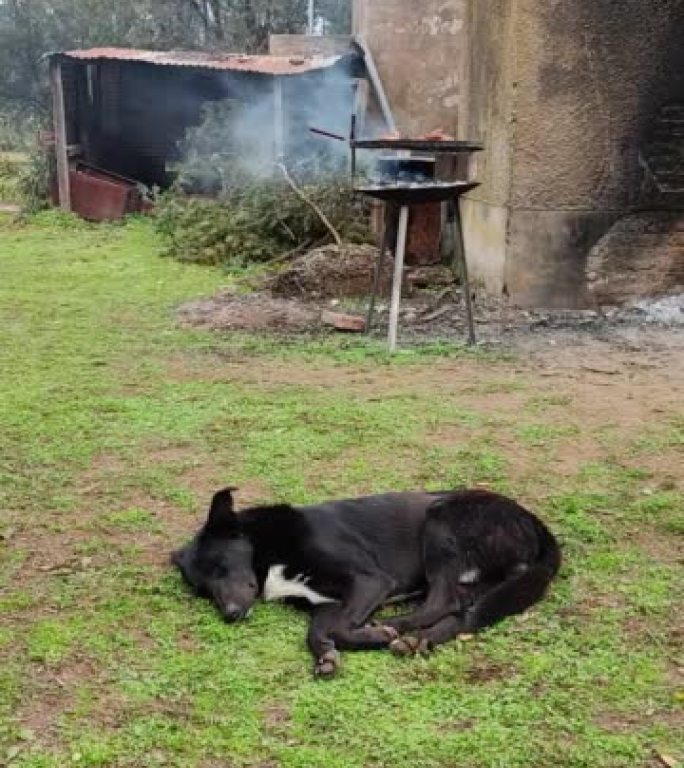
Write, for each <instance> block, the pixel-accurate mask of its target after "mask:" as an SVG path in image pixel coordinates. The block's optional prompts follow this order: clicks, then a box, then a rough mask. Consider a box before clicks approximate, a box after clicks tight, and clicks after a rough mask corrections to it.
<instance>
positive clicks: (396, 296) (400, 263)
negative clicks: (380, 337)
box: [388, 205, 409, 354]
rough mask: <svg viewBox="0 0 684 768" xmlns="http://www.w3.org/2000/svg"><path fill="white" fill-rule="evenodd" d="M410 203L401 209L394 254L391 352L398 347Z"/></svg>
mask: <svg viewBox="0 0 684 768" xmlns="http://www.w3.org/2000/svg"><path fill="white" fill-rule="evenodd" d="M408 218H409V209H408V205H402V206H401V210H400V211H399V231H398V233H397V250H396V253H395V254H394V279H393V281H392V304H391V305H390V322H389V338H388V346H389V352H390V354H393V353H394V352H395V351H396V348H397V326H398V324H399V305H400V303H401V284H402V282H403V279H404V254H405V252H406V235H407V233H408Z"/></svg>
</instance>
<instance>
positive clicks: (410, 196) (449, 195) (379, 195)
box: [350, 139, 483, 353]
mask: <svg viewBox="0 0 684 768" xmlns="http://www.w3.org/2000/svg"><path fill="white" fill-rule="evenodd" d="M350 143H351V148H352V168H353V169H355V167H356V158H355V154H356V150H357V149H382V150H388V149H392V150H403V151H407V150H414V151H420V152H430V153H434V154H440V153H441V154H447V155H453V154H455V155H470V154H471V153H473V152H477V151H480V150H481V149H482V148H483V147H482V145H481V144H476V143H474V142H467V141H423V140H418V139H387V140H352V141H351V142H350ZM413 159H415V158H413ZM402 160H404V161H405V162H406V163H407V164H409V163H410V162H411V160H412V158H411V157H406V158H402V157H400V156H397V158H396V162H397V164H399V165H400V164H401V162H402ZM477 186H479V185H478V183H477V182H474V181H453V182H452V181H439V180H426V181H420V182H413V183H411V182H406V181H403V180H393V181H391V182H390V183H386V182H383V181H379V182H377V183H373V182H371V183H364V184H363V185H361V186H355V189H356V191H357V192H360V193H361V194H364V195H368V196H369V197H374V198H376V199H379V200H384V201H385V202H386V203H387V207H388V210H387V215H386V218H385V227H384V231H383V236H382V242H381V247H380V253H379V255H378V259H377V262H376V265H375V274H374V277H373V289H372V292H371V299H370V305H369V307H368V315H367V318H366V331H367V332H369V331H370V330H371V326H372V321H373V312H374V310H375V299H376V296H377V293H378V286H379V282H380V275H381V274H382V266H383V262H384V259H385V251H386V249H387V245H388V243H389V242H391V241H392V239H395V241H396V249H395V254H394V277H393V281H392V301H391V305H390V319H389V334H388V346H389V351H390V353H392V352H394V351H395V350H396V347H397V330H398V325H399V307H400V304H401V286H402V281H403V273H404V256H405V253H406V238H407V233H408V219H409V205H422V204H427V203H436V202H445V203H446V204H447V222H448V224H449V225H450V226H451V228H452V234H453V237H452V244H453V255H452V259H451V265H452V267H453V268H454V271H455V272H456V273H460V275H459V276H460V278H461V281H462V287H463V296H464V299H465V309H466V317H467V322H468V337H467V341H468V344H471V345H472V344H475V324H474V320H473V310H472V302H471V296H470V284H469V281H468V263H467V260H466V252H465V242H464V238H463V224H462V220H461V206H460V200H461V197H462V196H463V195H464V194H465V193H466V192H469V191H470V190H472V189H475V187H477ZM395 233H396V238H393V234H395Z"/></svg>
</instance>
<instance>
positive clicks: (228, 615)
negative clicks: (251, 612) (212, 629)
mask: <svg viewBox="0 0 684 768" xmlns="http://www.w3.org/2000/svg"><path fill="white" fill-rule="evenodd" d="M244 615H245V612H244V611H243V610H242V608H240V606H239V605H237V603H228V604H227V605H226V606H225V607H224V608H223V618H224V619H225V620H226V621H238V619H241V618H242V617H243V616H244Z"/></svg>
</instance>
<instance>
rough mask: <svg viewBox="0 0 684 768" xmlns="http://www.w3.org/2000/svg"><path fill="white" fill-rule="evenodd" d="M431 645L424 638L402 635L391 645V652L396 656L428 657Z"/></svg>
mask: <svg viewBox="0 0 684 768" xmlns="http://www.w3.org/2000/svg"><path fill="white" fill-rule="evenodd" d="M430 650H431V649H430V643H429V641H428V640H426V639H425V638H424V637H413V636H412V635H402V636H401V637H398V638H397V639H396V640H392V642H391V643H390V651H392V653H393V654H394V655H395V656H416V655H418V654H421V655H423V656H427V654H428V653H430Z"/></svg>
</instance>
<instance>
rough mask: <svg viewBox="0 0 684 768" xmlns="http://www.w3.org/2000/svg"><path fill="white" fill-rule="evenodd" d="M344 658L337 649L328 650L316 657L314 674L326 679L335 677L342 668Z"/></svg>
mask: <svg viewBox="0 0 684 768" xmlns="http://www.w3.org/2000/svg"><path fill="white" fill-rule="evenodd" d="M341 663H342V660H341V658H340V654H339V653H338V652H337V651H336V650H334V649H333V650H331V651H326V652H325V653H324V654H323V655H322V656H319V657H318V658H317V659H316V663H315V665H314V675H315V676H316V677H321V678H324V679H327V678H330V677H334V676H335V675H336V674H337V672H338V671H339V669H340V666H341Z"/></svg>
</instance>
